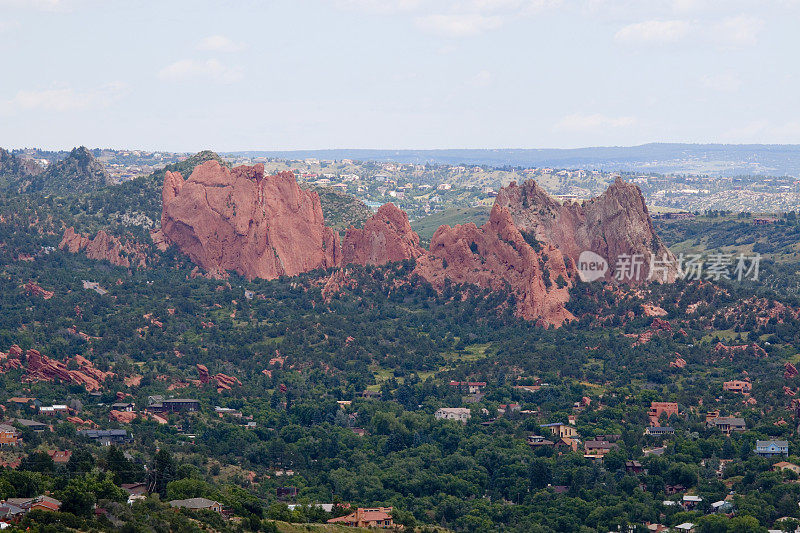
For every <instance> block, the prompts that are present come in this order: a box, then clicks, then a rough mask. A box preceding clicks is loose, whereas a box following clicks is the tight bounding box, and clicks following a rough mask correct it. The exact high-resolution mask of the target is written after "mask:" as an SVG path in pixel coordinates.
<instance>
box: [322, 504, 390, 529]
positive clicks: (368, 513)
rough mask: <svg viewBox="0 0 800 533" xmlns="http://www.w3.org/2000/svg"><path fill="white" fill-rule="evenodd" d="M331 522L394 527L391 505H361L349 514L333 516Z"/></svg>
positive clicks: (346, 524)
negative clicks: (369, 506) (370, 506)
mask: <svg viewBox="0 0 800 533" xmlns="http://www.w3.org/2000/svg"><path fill="white" fill-rule="evenodd" d="M328 523H329V524H342V525H345V526H349V527H362V528H365V527H372V528H379V529H392V528H394V520H393V519H392V508H391V507H372V508H364V507H359V508H358V509H356V510H355V512H353V513H350V514H349V515H347V516H340V517H338V518H331V519H330V520H328Z"/></svg>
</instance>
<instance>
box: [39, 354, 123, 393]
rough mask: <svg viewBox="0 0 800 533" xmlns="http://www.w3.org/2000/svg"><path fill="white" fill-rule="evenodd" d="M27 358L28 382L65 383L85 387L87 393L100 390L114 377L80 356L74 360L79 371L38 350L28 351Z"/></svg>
mask: <svg viewBox="0 0 800 533" xmlns="http://www.w3.org/2000/svg"><path fill="white" fill-rule="evenodd" d="M25 356H26V357H27V375H26V376H25V378H24V379H25V380H26V381H64V382H67V383H75V384H77V385H83V386H84V387H85V388H86V390H87V391H89V392H92V391H97V390H100V387H101V383H102V382H103V381H104V380H105V379H106V378H107V377H109V376H113V375H114V374H113V373H112V372H103V371H101V370H98V369H96V368H95V367H94V365H93V364H92V363H91V362H90V361H89V360H87V359H85V358H84V357H81V356H79V355H78V356H75V359H74V361H75V362H76V363H77V364H78V368H79V369H78V370H69V369H68V368H67V365H66V364H64V363H62V362H61V361H56V360H53V359H50V358H49V357H47V356H44V355H42V354H41V353H39V352H38V351H37V350H28V351H27V352H25Z"/></svg>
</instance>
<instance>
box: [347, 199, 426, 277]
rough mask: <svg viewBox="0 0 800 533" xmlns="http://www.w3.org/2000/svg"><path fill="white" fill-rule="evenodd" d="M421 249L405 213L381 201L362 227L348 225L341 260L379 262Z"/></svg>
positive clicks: (409, 256)
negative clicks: (376, 210) (375, 211)
mask: <svg viewBox="0 0 800 533" xmlns="http://www.w3.org/2000/svg"><path fill="white" fill-rule="evenodd" d="M424 253H425V250H424V249H423V248H422V247H421V246H420V245H419V235H417V234H416V233H415V232H414V230H412V229H411V224H409V222H408V215H407V214H406V212H405V211H402V210H401V209H398V208H397V207H396V206H395V205H394V204H391V203H389V204H384V205H382V206H381V207H380V209H378V212H377V213H375V215H373V216H372V217H371V218H370V219H369V220H367V222H366V223H365V224H364V227H363V228H362V229H356V228H350V229H348V230H347V233H345V236H344V243H343V244H342V264H345V265H348V264H350V263H355V264H358V265H382V264H384V263H389V262H392V261H404V260H406V259H414V258H417V257H419V256H421V255H422V254H424Z"/></svg>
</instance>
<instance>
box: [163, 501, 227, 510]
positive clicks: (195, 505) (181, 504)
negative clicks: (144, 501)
mask: <svg viewBox="0 0 800 533" xmlns="http://www.w3.org/2000/svg"><path fill="white" fill-rule="evenodd" d="M169 505H170V507H175V508H178V509H207V510H210V511H215V512H217V513H220V514H222V504H221V503H219V502H218V501H214V500H209V499H208V498H188V499H186V500H172V501H171V502H169Z"/></svg>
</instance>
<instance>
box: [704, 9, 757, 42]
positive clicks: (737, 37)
mask: <svg viewBox="0 0 800 533" xmlns="http://www.w3.org/2000/svg"><path fill="white" fill-rule="evenodd" d="M763 29H764V21H763V20H762V19H760V18H757V17H751V16H748V15H739V16H736V17H727V18H725V19H723V20H722V21H720V22H718V23H717V24H715V25H714V26H713V27H712V29H711V35H712V37H713V39H714V41H716V42H717V43H718V44H721V45H724V46H737V47H738V46H752V45H754V44H756V43H757V42H758V35H759V33H761V30H763Z"/></svg>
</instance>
